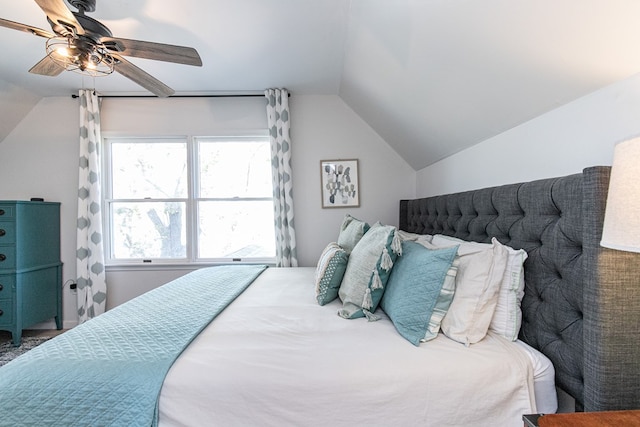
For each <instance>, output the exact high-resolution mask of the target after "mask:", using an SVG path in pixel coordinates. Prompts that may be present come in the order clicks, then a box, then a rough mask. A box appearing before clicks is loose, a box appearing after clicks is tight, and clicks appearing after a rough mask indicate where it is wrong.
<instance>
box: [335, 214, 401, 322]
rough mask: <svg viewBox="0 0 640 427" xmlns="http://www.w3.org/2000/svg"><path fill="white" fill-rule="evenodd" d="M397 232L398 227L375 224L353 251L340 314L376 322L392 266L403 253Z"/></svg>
mask: <svg viewBox="0 0 640 427" xmlns="http://www.w3.org/2000/svg"><path fill="white" fill-rule="evenodd" d="M395 231H396V228H395V227H392V226H389V225H381V224H379V223H376V224H374V225H373V226H372V227H371V228H370V229H369V231H367V232H366V234H365V235H364V236H362V239H360V241H359V242H358V244H357V245H356V246H355V248H353V251H352V252H351V255H349V262H348V263H347V270H346V271H345V273H344V278H343V279H342V284H341V285H340V290H339V292H338V296H339V297H340V299H341V300H342V303H343V305H342V309H340V310H339V311H338V314H339V315H340V316H342V317H344V318H346V319H355V318H358V317H363V316H366V317H367V318H368V319H369V320H377V317H376V316H375V315H373V312H374V311H375V310H376V308H377V307H378V304H379V303H380V299H381V298H382V295H383V293H384V286H385V284H386V283H387V280H388V279H389V273H391V268H392V267H393V263H394V262H395V260H396V258H397V257H398V255H399V254H401V251H402V247H401V245H400V238H399V236H397V235H396V233H395Z"/></svg>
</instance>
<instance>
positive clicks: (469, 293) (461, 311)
mask: <svg viewBox="0 0 640 427" xmlns="http://www.w3.org/2000/svg"><path fill="white" fill-rule="evenodd" d="M432 244H434V245H435V246H439V247H451V246H455V245H458V244H459V247H458V259H459V265H458V274H457V276H456V292H455V295H454V297H453V301H452V302H451V306H450V307H449V310H448V311H447V314H446V315H445V316H444V319H442V325H441V328H442V332H443V333H444V334H445V335H446V336H448V337H449V338H451V339H453V340H455V341H458V342H461V343H463V344H465V345H469V344H473V343H476V342H478V341H480V340H482V339H483V338H484V337H485V335H486V334H487V331H488V330H489V325H490V324H491V319H492V318H493V314H494V312H495V308H496V305H497V303H498V293H499V291H500V284H501V282H502V277H503V275H504V272H505V269H506V266H507V258H508V253H507V250H506V248H505V247H504V246H503V245H501V244H500V243H499V242H498V241H497V240H495V239H494V240H493V242H492V244H491V245H490V246H489V247H486V246H484V245H482V244H478V243H475V242H462V243H458V242H454V241H452V240H451V239H446V238H442V237H440V236H439V235H436V236H434V237H433V240H432Z"/></svg>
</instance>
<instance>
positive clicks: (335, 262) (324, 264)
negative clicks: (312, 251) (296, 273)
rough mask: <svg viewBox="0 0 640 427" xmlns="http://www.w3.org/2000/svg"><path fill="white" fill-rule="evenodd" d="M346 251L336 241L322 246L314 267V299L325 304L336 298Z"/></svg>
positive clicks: (343, 268) (345, 263) (345, 262)
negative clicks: (322, 248) (316, 264)
mask: <svg viewBox="0 0 640 427" xmlns="http://www.w3.org/2000/svg"><path fill="white" fill-rule="evenodd" d="M348 258H349V257H348V256H347V253H346V252H345V251H344V249H342V248H341V247H340V246H339V245H338V244H337V243H336V242H331V243H329V244H328V245H327V247H325V248H324V250H323V251H322V254H321V255H320V259H319V260H318V266H317V267H316V275H315V283H316V300H317V301H318V304H320V305H325V304H327V303H330V302H331V301H333V300H334V299H336V298H338V289H340V283H342V277H343V276H344V271H345V269H346V268H347V260H348Z"/></svg>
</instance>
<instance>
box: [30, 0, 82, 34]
mask: <svg viewBox="0 0 640 427" xmlns="http://www.w3.org/2000/svg"><path fill="white" fill-rule="evenodd" d="M35 2H36V3H37V4H38V6H40V9H42V10H43V11H44V13H46V14H47V18H49V20H50V21H51V22H53V23H54V24H59V25H62V26H63V27H65V28H67V29H69V28H70V27H73V28H75V29H76V34H78V35H82V34H84V28H82V25H80V24H79V23H78V20H77V19H76V17H75V16H73V13H71V10H69V8H68V7H67V5H66V3H65V2H64V0H35ZM54 31H55V29H54Z"/></svg>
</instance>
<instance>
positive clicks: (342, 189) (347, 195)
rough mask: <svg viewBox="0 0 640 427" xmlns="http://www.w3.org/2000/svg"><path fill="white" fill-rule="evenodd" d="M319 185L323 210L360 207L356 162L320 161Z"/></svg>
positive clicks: (353, 160)
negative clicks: (320, 186)
mask: <svg viewBox="0 0 640 427" xmlns="http://www.w3.org/2000/svg"><path fill="white" fill-rule="evenodd" d="M320 184H321V185H322V188H321V194H322V207H323V208H349V207H355V206H360V189H359V188H358V160H355V159H352V160H321V161H320Z"/></svg>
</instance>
